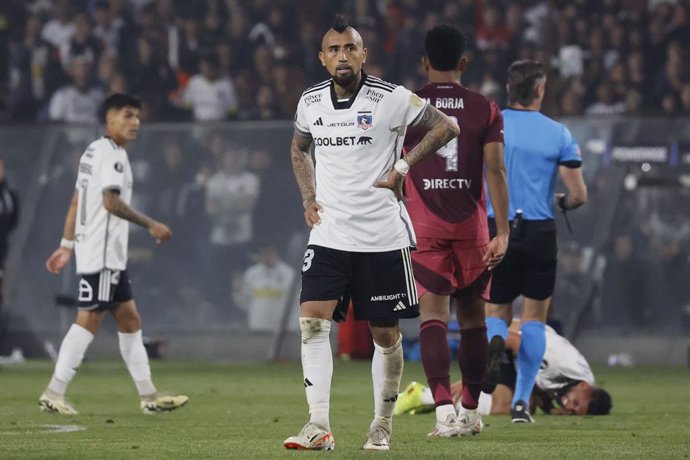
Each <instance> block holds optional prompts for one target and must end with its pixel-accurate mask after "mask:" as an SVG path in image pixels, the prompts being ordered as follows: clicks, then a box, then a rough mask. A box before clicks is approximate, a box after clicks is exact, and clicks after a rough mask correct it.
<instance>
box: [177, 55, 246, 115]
mask: <svg viewBox="0 0 690 460" xmlns="http://www.w3.org/2000/svg"><path fill="white" fill-rule="evenodd" d="M199 70H200V73H199V74H198V75H194V76H193V77H192V78H191V79H190V80H189V83H188V84H187V87H186V88H185V90H184V94H183V96H182V101H183V103H184V105H185V106H186V107H188V108H191V110H192V114H193V116H194V120H196V121H219V120H225V119H227V118H228V117H230V116H232V115H234V114H235V113H236V111H237V108H238V104H237V96H236V95H235V87H234V85H233V84H232V80H230V78H229V77H227V76H223V77H221V76H219V75H218V56H217V55H215V54H207V55H204V56H202V57H201V60H200V61H199Z"/></svg>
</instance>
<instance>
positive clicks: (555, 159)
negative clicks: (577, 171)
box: [486, 109, 582, 220]
mask: <svg viewBox="0 0 690 460" xmlns="http://www.w3.org/2000/svg"><path fill="white" fill-rule="evenodd" d="M503 129H504V140H505V163H506V170H507V173H508V192H509V193H510V208H509V215H508V217H509V219H511V220H512V219H513V218H515V211H516V210H518V209H521V210H522V218H523V219H527V220H544V219H553V213H554V203H553V201H554V199H553V193H554V188H555V186H556V178H557V176H558V166H559V165H564V166H568V167H571V168H577V167H580V165H581V164H582V158H581V156H580V148H579V147H578V146H577V143H576V142H575V141H574V140H573V136H572V135H571V134H570V131H568V128H566V127H565V126H564V125H562V124H561V123H559V122H557V121H555V120H552V119H551V118H549V117H547V116H546V115H542V114H541V113H540V112H538V111H534V110H518V109H505V110H503ZM486 196H487V200H486V201H487V214H488V216H489V217H490V218H493V217H494V209H493V206H492V205H491V200H490V199H489V194H488V193H487V195H486Z"/></svg>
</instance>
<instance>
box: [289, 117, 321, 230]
mask: <svg viewBox="0 0 690 460" xmlns="http://www.w3.org/2000/svg"><path fill="white" fill-rule="evenodd" d="M312 142H313V139H312V137H311V134H309V133H303V132H301V131H297V130H295V133H294V134H293V136H292V144H291V145H290V157H291V159H292V170H293V172H294V173H295V179H296V180H297V186H298V187H299V191H300V194H301V195H302V206H304V210H305V211H304V220H305V221H306V222H307V225H308V226H309V227H312V226H314V225H318V224H319V223H320V222H321V219H320V218H319V211H322V210H323V209H322V208H321V205H319V204H318V203H317V202H316V172H315V171H314V162H313V161H312V158H311V144H312Z"/></svg>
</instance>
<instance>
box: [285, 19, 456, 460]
mask: <svg viewBox="0 0 690 460" xmlns="http://www.w3.org/2000/svg"><path fill="white" fill-rule="evenodd" d="M366 57H367V50H366V48H364V45H363V43H362V37H361V36H360V35H359V33H358V32H357V31H356V30H355V29H354V28H352V27H350V26H348V24H347V23H346V22H345V20H344V19H343V17H342V16H338V17H336V21H335V23H334V24H333V26H332V28H331V29H329V30H328V31H327V32H326V34H325V35H324V37H323V40H322V42H321V51H320V52H319V59H320V60H321V63H322V65H323V66H324V67H325V68H326V70H327V71H328V73H329V74H330V76H331V79H329V80H327V81H325V82H323V83H320V84H317V85H315V86H312V87H311V88H308V89H307V90H306V91H305V92H304V93H303V94H302V97H301V98H300V101H299V104H298V107H297V113H296V115H295V133H294V136H293V138H292V145H291V155H292V165H293V168H294V172H295V177H296V179H297V183H298V186H299V189H300V192H301V194H302V200H303V202H302V204H303V205H304V208H305V213H304V216H305V220H306V222H307V225H309V226H310V227H311V228H312V230H311V235H310V238H309V244H308V247H307V251H306V253H305V256H304V264H303V267H302V292H301V296H300V318H299V321H300V330H301V333H302V368H303V374H304V387H305V391H306V396H307V403H308V405H309V414H310V420H309V422H308V423H307V424H306V425H305V426H304V427H303V428H302V430H301V431H300V432H299V434H298V435H296V436H292V437H290V438H288V439H286V440H285V441H284V443H283V445H284V446H285V447H286V448H288V449H313V450H333V448H334V447H335V441H334V439H333V434H332V433H331V428H330V416H329V403H330V390H331V377H332V373H333V356H332V352H331V346H330V342H329V333H330V329H331V319H332V318H337V317H338V316H339V315H342V313H343V312H342V307H347V305H348V303H349V299H352V302H353V305H354V311H355V317H356V318H358V319H360V320H367V321H368V322H369V325H370V328H371V332H372V336H373V338H374V345H375V352H374V358H373V361H372V380H373V386H374V419H373V421H372V422H371V425H370V427H369V434H368V437H367V440H366V442H365V444H364V449H367V450H389V443H390V435H391V429H392V416H393V409H394V406H395V400H396V397H397V394H398V390H399V386H400V377H401V375H402V369H403V352H402V346H401V343H402V336H401V334H400V329H399V325H398V319H399V318H413V317H417V316H418V315H419V306H418V299H417V292H416V288H415V282H414V278H413V275H412V270H411V262H410V247H412V246H414V244H415V241H414V233H413V229H412V225H411V223H410V220H409V217H408V215H407V212H406V210H405V207H404V205H403V204H402V202H401V199H402V183H403V178H404V176H405V174H406V173H407V171H408V170H409V168H410V167H412V166H414V165H415V164H416V163H417V162H419V161H420V160H421V159H423V158H424V157H426V156H427V155H429V154H431V153H433V152H435V151H436V150H438V149H439V148H440V147H441V146H443V145H445V144H446V143H447V142H448V141H449V140H450V139H452V138H454V137H456V136H457V135H458V133H459V132H460V128H459V127H458V126H457V124H456V123H455V122H453V121H452V120H451V119H450V118H448V117H447V116H446V115H444V114H443V113H441V112H440V111H438V110H437V109H436V108H434V107H433V106H431V105H428V104H427V103H426V102H425V101H423V100H422V99H420V98H419V97H418V96H416V95H415V94H413V93H412V92H410V91H408V90H407V89H405V88H403V87H401V86H395V85H392V84H390V83H387V82H384V81H382V80H380V79H378V78H374V77H371V76H369V75H366V74H365V73H364V72H363V71H362V65H363V64H364V63H365V61H366ZM411 124H414V125H416V126H420V127H422V128H425V129H427V130H429V132H428V133H427V135H426V136H425V137H424V138H423V139H422V140H421V141H420V143H419V144H418V145H417V146H416V147H415V148H414V149H412V150H411V151H410V152H408V154H407V156H406V157H405V159H404V160H403V159H400V156H401V148H402V143H403V139H404V137H405V130H406V127H407V126H408V125H411ZM312 145H314V146H315V148H314V156H315V161H316V166H315V165H314V161H313V160H312V157H311V147H312Z"/></svg>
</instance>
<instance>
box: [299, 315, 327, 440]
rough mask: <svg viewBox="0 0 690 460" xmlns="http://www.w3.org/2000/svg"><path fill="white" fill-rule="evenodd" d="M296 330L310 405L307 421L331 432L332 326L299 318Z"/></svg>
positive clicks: (320, 321)
mask: <svg viewBox="0 0 690 460" xmlns="http://www.w3.org/2000/svg"><path fill="white" fill-rule="evenodd" d="M299 328H300V330H301V331H302V373H303V375H304V390H305V392H306V394H307V403H308V404H309V415H310V419H309V421H310V422H312V423H315V424H317V425H319V426H320V427H322V428H324V429H325V430H327V431H331V422H330V419H329V407H330V399H331V377H333V353H332V351H331V341H330V337H329V335H330V332H331V322H330V321H329V320H327V319H319V318H303V317H300V319H299Z"/></svg>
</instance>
